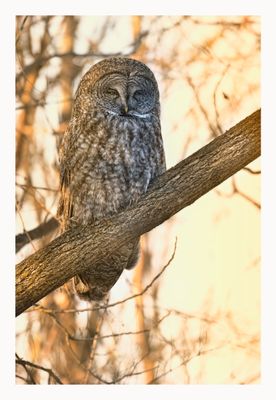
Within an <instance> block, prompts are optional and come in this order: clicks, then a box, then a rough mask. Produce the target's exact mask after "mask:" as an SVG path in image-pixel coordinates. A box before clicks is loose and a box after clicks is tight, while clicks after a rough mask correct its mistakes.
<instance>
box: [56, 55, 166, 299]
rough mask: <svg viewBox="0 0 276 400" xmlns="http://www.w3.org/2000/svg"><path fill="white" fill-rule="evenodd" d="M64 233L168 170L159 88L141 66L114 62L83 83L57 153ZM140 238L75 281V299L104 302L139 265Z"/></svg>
mask: <svg viewBox="0 0 276 400" xmlns="http://www.w3.org/2000/svg"><path fill="white" fill-rule="evenodd" d="M59 157H60V181H61V198H60V203H59V208H58V215H59V217H60V218H61V220H62V227H63V230H65V229H68V228H69V227H70V226H72V224H88V223H93V221H98V220H101V219H103V218H105V217H108V216H111V215H113V214H115V213H117V212H119V211H121V210H123V209H124V208H125V207H127V206H128V205H130V204H132V203H134V202H136V201H137V200H138V199H139V197H140V196H141V195H142V194H143V193H145V192H146V190H147V188H148V186H149V184H150V183H151V182H152V180H153V179H154V178H155V177H156V176H158V175H160V174H161V173H163V172H164V170H165V158H164V151H163V143H162V137H161V129H160V106H159V92H158V86H157V82H156V80H155V77H154V75H153V73H152V72H151V71H150V69H149V68H148V67H147V66H145V65H144V64H142V63H141V62H139V61H136V60H132V59H127V58H119V57H117V58H109V59H106V60H103V61H101V62H99V63H97V64H96V65H94V66H93V67H92V68H91V69H90V70H89V71H88V72H87V73H86V74H85V75H84V77H83V78H82V80H81V82H80V85H79V88H78V90H77V93H76V98H75V102H74V107H73V112H72V117H71V120H70V122H69V126H68V129H67V130H66V132H65V134H64V138H63V141H62V144H61V148H60V152H59ZM138 252H139V239H137V240H136V241H133V242H131V243H128V244H127V245H125V246H123V247H122V248H120V250H118V251H117V252H116V253H115V254H112V256H110V258H109V259H108V260H105V263H104V265H102V264H101V265H100V268H97V266H94V265H93V266H89V265H88V266H87V270H86V271H85V272H84V273H82V274H80V275H79V276H76V277H75V289H76V291H77V293H78V294H79V295H80V296H81V297H83V298H85V299H90V300H101V299H102V298H103V297H104V296H105V295H106V294H107V293H108V292H109V290H110V289H111V287H112V286H113V285H114V284H115V282H116V281H117V279H118V278H119V276H120V275H121V273H122V271H123V270H124V268H131V267H133V266H134V265H135V263H136V261H137V258H138Z"/></svg>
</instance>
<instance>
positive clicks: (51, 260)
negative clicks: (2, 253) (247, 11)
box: [16, 110, 261, 315]
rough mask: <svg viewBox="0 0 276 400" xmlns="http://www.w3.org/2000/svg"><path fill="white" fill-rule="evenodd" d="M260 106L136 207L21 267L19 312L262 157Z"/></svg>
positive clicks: (60, 241) (77, 232) (65, 237)
mask: <svg viewBox="0 0 276 400" xmlns="http://www.w3.org/2000/svg"><path fill="white" fill-rule="evenodd" d="M260 141H261V139H260V110H258V111H256V112H254V113H253V114H251V115H250V116H249V117H247V118H245V119H244V120H242V121H241V122H239V123H238V124H237V125H235V126H234V127H232V128H231V129H230V130H229V131H227V132H226V133H225V134H223V135H221V136H219V137H217V138H216V139H215V140H213V141H212V142H210V143H209V144H208V145H206V146H204V147H203V148H201V149H200V150H199V151H197V152H196V153H194V154H192V155H191V156H190V157H188V158H186V159H185V160H183V161H181V162H180V163H178V164H177V165H176V166H175V167H173V168H171V169H169V170H168V171H166V172H165V173H164V174H163V175H162V176H160V177H159V178H158V179H157V180H156V181H155V182H154V184H153V185H152V186H151V187H150V189H149V190H148V192H147V193H146V194H145V195H144V196H142V197H141V200H140V201H139V202H138V203H137V204H135V205H134V206H133V207H131V208H129V209H127V210H125V211H123V212H121V213H119V214H117V215H115V216H114V217H113V218H110V219H108V220H105V221H101V222H99V223H96V224H94V225H92V226H90V225H87V226H82V227H76V228H73V229H71V230H68V231H66V232H65V233H63V234H62V235H61V236H59V237H58V238H57V239H55V240H53V241H52V242H51V243H50V244H49V245H47V246H46V247H45V248H43V249H41V250H39V251H37V252H36V253H34V254H33V255H31V256H30V257H28V258H27V259H25V260H24V261H22V262H21V263H19V264H18V265H17V268H16V315H19V314H21V313H22V312H23V311H24V310H26V309H27V308H28V307H30V306H31V305H33V304H34V303H35V302H37V301H38V300H40V299H41V298H42V297H44V296H46V295H47V294H48V293H50V292H51V291H52V290H54V289H56V288H58V287H59V286H61V285H62V284H64V283H65V282H66V281H67V280H68V279H70V278H72V277H73V276H74V275H76V274H77V273H80V272H82V271H84V270H85V268H86V266H87V265H95V268H98V264H97V262H98V261H99V260H102V259H104V257H108V256H109V255H110V254H111V253H112V252H114V251H115V250H116V249H117V248H119V247H120V246H122V245H123V244H124V243H126V242H128V241H130V240H133V239H134V238H135V237H137V236H140V235H141V234H143V233H145V232H148V231H150V230H151V229H153V228H154V227H156V226H157V225H159V224H161V223H162V222H164V221H165V220H167V219H168V218H170V217H171V216H172V215H174V214H176V213H177V212H178V211H180V210H181V209H182V208H184V207H187V206H188V205H190V204H192V203H193V202H194V201H196V200H197V199H199V198H200V197H201V196H203V195H204V194H205V193H207V192H209V191H210V190H211V189H213V188H214V187H216V186H217V185H219V184H220V183H221V182H223V181H224V180H226V179H227V178H229V177H230V176H231V175H233V174H235V173H236V172H237V171H239V170H240V169H241V168H243V167H245V166H246V165H247V164H248V163H250V162H251V161H253V160H255V159H256V158H257V157H259V155H260V150H261V149H260V148H261V144H260Z"/></svg>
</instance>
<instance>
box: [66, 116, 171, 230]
mask: <svg viewBox="0 0 276 400" xmlns="http://www.w3.org/2000/svg"><path fill="white" fill-rule="evenodd" d="M91 122H92V121H91ZM93 122H94V123H91V124H90V129H89V132H87V129H86V132H83V131H82V132H80V133H79V134H77V133H73V132H71V134H70V132H69V133H67V135H68V137H67V141H68V139H69V142H68V143H67V146H68V148H69V147H70V153H71V158H70V165H69V163H68V160H67V157H64V155H63V154H62V155H63V160H62V157H61V171H62V173H61V178H62V180H63V188H64V189H63V191H64V196H63V200H62V199H61V202H62V201H63V207H65V209H66V210H65V211H67V217H68V218H71V217H73V220H75V221H76V222H78V223H83V222H87V221H88V220H96V219H100V218H102V217H105V216H109V215H112V214H114V213H116V212H118V211H120V210H121V209H123V208H125V207H126V206H128V205H129V204H131V203H133V202H136V201H137V200H138V199H139V197H140V196H141V195H142V194H143V193H145V192H146V190H147V188H148V186H149V184H150V182H151V181H152V180H153V179H154V178H155V177H156V176H158V175H160V174H161V173H162V172H163V171H164V170H165V160H164V152H163V143H162V138H161V132H160V124H159V121H158V120H156V119H149V120H147V119H143V120H142V119H138V118H117V117H116V116H111V115H109V116H107V118H106V119H105V121H104V122H101V123H99V121H98V118H96V121H93ZM86 128H87V127H86ZM69 134H70V135H69ZM65 142H66V138H65ZM65 152H66V151H65ZM63 153H64V150H63ZM62 161H63V162H62ZM65 203H66V204H65ZM63 214H64V211H63Z"/></svg>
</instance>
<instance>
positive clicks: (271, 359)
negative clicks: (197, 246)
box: [0, 0, 276, 400]
mask: <svg viewBox="0 0 276 400" xmlns="http://www.w3.org/2000/svg"><path fill="white" fill-rule="evenodd" d="M136 3H138V4H137V5H136V4H135V5H134V2H133V1H130V0H129V1H122V0H115V1H112V0H110V1H103V0H101V1H99V2H94V1H89V0H77V1H69V0H66V1H55V2H52V1H51V0H50V1H48V2H46V1H40V2H39V1H37V0H24V1H22V0H21V1H13V2H8V4H7V3H6V2H5V1H3V2H1V6H0V7H1V12H0V38H1V53H2V54H1V55H0V56H1V64H0V68H1V69H0V70H1V73H0V79H1V81H0V88H1V91H0V93H1V96H0V98H1V111H2V112H1V121H0V123H1V129H0V138H1V143H0V151H1V154H0V162H1V169H0V171H1V173H0V176H1V181H0V188H1V203H0V204H1V207H0V213H1V214H0V221H1V230H2V231H3V232H1V243H2V247H1V267H2V269H1V290H0V295H1V305H2V307H1V330H0V332H1V339H0V346H1V349H0V355H1V356H0V363H1V365H0V367H1V369H0V371H1V373H0V384H1V394H4V396H5V397H4V398H12V399H19V398H20V399H22V400H24V399H28V400H31V399H34V398H35V399H37V396H38V395H39V398H40V399H41V400H42V399H44V398H45V399H46V398H47V400H48V398H49V394H50V393H55V394H57V392H58V394H59V395H63V396H66V398H67V399H68V400H70V399H74V400H75V398H76V396H80V394H81V395H82V394H88V395H89V397H91V398H92V396H93V398H95V399H108V398H110V397H111V396H112V397H113V396H115V398H116V396H117V395H118V396H120V400H123V399H126V398H127V399H129V397H130V396H131V398H132V399H136V398H137V399H138V398H139V400H140V399H141V398H152V396H153V395H154V398H155V396H158V398H159V399H167V398H168V397H170V398H179V397H180V395H181V398H186V399H189V400H193V399H201V398H202V399H206V398H207V399H209V398H210V399H214V400H215V399H220V400H221V399H224V400H227V399H231V400H232V399H234V398H235V399H239V398H240V399H248V400H254V399H258V400H260V399H271V398H275V393H276V391H275V366H274V364H275V360H276V352H275V341H276V340H275V338H276V334H275V333H276V332H275V304H276V301H275V292H276V290H275V284H276V279H275V268H276V257H275V254H276V253H275V244H274V243H275V238H276V234H275V223H276V218H275V209H276V199H275V191H273V186H274V187H275V182H276V179H275V154H276V146H275V138H276V132H275V122H274V121H273V120H272V117H273V116H274V115H275V114H276V105H275V103H276V101H275V93H276V91H275V75H276V64H275V56H274V53H275V37H276V32H275V26H276V21H275V12H274V10H273V8H274V7H273V2H271V1H267V2H266V1H264V0H263V1H261V2H260V1H252V0H251V1H250V2H249V1H241V0H237V1H236V0H231V1H221V0H220V1H211V0H208V1H207V0H202V1H199V0H193V1H189V2H188V1H181V0H179V1H176V0H169V1H168V0H166V1H163V0H158V1H152V0H151V1H148V2H147V3H148V4H145V3H144V2H142V1H140V2H139V1H137V2H136ZM270 4H272V6H270ZM26 14H30V15H34V14H38V15H43V14H45V15H70V14H73V15H107V14H109V15H131V14H132V15H150V14H153V15H177V14H183V15H262V26H263V58H262V59H263V66H262V82H263V90H262V93H263V96H262V104H263V113H262V115H263V122H262V128H263V134H262V150H263V161H262V166H263V184H262V189H263V190H262V204H263V207H264V211H263V213H262V215H263V218H262V221H263V223H262V252H263V255H262V260H263V275H262V299H263V302H262V319H263V340H262V351H263V356H262V360H263V361H262V365H263V369H262V384H260V385H248V386H235V385H208V386H206V385H198V386H196V385H191V386H190V385H187V386H185V385H171V386H167V385H160V386H153V385H152V386H143V385H141V386H139V385H137V386H133V385H126V386H117V385H116V386H96V385H94V386H90V385H86V386H85V385H83V386H80V385H70V386H54V385H53V386H20V385H14V339H13V338H14V317H13V315H14V300H13V296H14V289H13V274H11V273H10V271H11V270H12V271H13V264H14V256H13V254H14V253H13V251H14V245H13V236H14V232H15V229H14V136H13V135H14V134H13V132H14V71H15V64H14V35H15V31H14V16H15V15H26ZM273 122H274V123H273ZM272 223H273V225H272ZM273 245H274V246H273ZM237 279H238V277H237ZM273 393H274V396H273Z"/></svg>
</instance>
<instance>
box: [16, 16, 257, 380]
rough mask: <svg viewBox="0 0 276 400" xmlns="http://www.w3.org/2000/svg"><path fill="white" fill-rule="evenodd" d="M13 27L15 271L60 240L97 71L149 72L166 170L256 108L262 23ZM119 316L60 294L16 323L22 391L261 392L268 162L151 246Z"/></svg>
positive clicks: (190, 20)
mask: <svg viewBox="0 0 276 400" xmlns="http://www.w3.org/2000/svg"><path fill="white" fill-rule="evenodd" d="M16 19H17V30H16V57H17V71H16V94H17V103H16V129H17V130H16V221H17V232H16V233H17V234H20V233H25V239H26V238H27V239H26V241H25V242H24V243H23V242H22V240H19V241H18V244H19V245H18V252H17V260H18V261H21V260H22V259H24V258H25V257H27V256H28V255H30V254H32V253H33V252H35V251H36V250H38V249H39V248H41V247H43V246H45V245H46V244H47V243H48V242H49V241H50V240H52V239H53V238H55V237H56V236H57V234H58V233H57V232H58V231H57V229H56V228H57V223H56V220H55V214H56V207H57V202H58V196H59V192H58V190H59V166H58V156H57V148H58V146H59V144H60V141H61V139H62V135H63V133H64V130H65V129H66V126H67V123H68V121H69V118H70V113H71V107H72V101H73V98H74V93H75V91H76V88H77V86H78V83H79V81H80V79H81V77H82V76H83V74H84V73H85V72H86V71H87V70H88V69H89V68H90V67H91V65H93V64H94V63H96V62H98V61H100V60H102V59H103V58H105V57H109V56H112V55H120V56H128V57H132V58H135V59H138V60H141V61H143V62H144V63H146V64H147V65H148V66H149V67H150V68H151V69H152V71H153V72H154V74H155V76H156V78H157V81H158V84H159V89H160V94H161V122H162V134H163V140H164V147H165V153H166V161H167V167H168V168H170V167H171V166H173V165H175V164H176V163H178V162H179V161H180V160H182V159H183V158H185V157H187V156H188V155H190V154H192V153H193V152H194V151H196V150H197V149H199V148H200V147H202V146H204V145H205V144H207V143H208V142H209V141H211V140H212V139H214V138H215V137H216V136H218V135H220V134H222V133H223V132H225V130H227V129H229V128H230V127H231V126H233V125H235V124H236V123H237V122H239V121H240V120H241V119H243V118H244V117H246V116H247V115H249V114H251V113H252V112H254V111H255V110H256V109H257V108H259V107H260V19H259V18H258V17H255V16H254V17H251V16H236V17H233V16H231V17H230V16H227V17H223V16H221V17H219V16H216V17H202V16H200V17H197V16H122V17H119V16H116V17H114V16H28V17H27V16H18V17H17V18H16ZM38 226H40V229H38V230H35V231H33V229H35V228H37V227H38ZM42 233H44V236H43V237H41V235H42ZM176 238H177V240H176ZM18 239H22V237H21V238H20V237H19V238H18ZM175 243H176V247H175ZM171 258H172V260H171V261H170V262H169V260H170V259H171ZM166 265H167V267H166V268H165V269H164V271H163V273H162V274H160V276H157V275H158V274H159V273H160V271H161V270H162V268H163V267H164V266H166ZM155 278H156V279H155ZM137 294H140V295H138V296H136V297H133V298H131V299H129V300H127V299H128V298H129V297H132V296H134V295H137ZM123 300H126V301H123ZM116 302H118V303H119V304H117V305H114V306H113V307H107V308H103V309H97V308H95V305H94V304H91V303H87V302H85V301H80V300H79V299H78V298H76V297H75V296H74V295H72V294H71V293H70V292H68V290H67V289H66V287H64V288H60V289H58V290H56V291H54V292H52V293H51V294H49V295H48V296H47V297H45V298H44V299H42V300H41V301H40V302H39V303H38V304H36V305H35V306H34V307H32V308H30V309H29V310H27V311H26V312H25V313H23V314H22V315H21V316H19V317H18V318H17V320H16V362H17V367H16V383H17V384H60V383H64V384H107V383H114V384H115V383H117V384H209V383H210V384H223V383H224V384H250V383H254V384H256V383H259V382H260V343H259V340H260V162H259V160H256V161H255V162H253V163H252V164H250V165H248V167H246V168H244V169H242V170H241V171H240V172H239V173H237V174H236V175H235V176H233V177H231V178H230V179H228V180H227V181H225V182H224V183H223V184H221V185H220V186H218V187H217V188H215V189H214V190H212V191H211V192H209V193H208V194H206V195H205V196H203V197H202V198H200V199H199V200H198V201H197V202H196V203H194V204H193V205H191V206H190V207H187V208H185V209H184V210H182V211H181V212H179V213H178V214H176V215H175V216H174V217H173V218H171V219H170V220H169V221H166V222H165V223H164V224H162V225H161V226H159V227H157V228H156V229H154V230H153V231H152V232H150V233H148V234H146V235H144V236H143V238H142V254H141V258H140V261H139V263H138V265H137V266H136V268H135V269H134V270H132V271H125V272H124V273H123V275H122V276H121V277H120V279H119V281H118V282H117V283H116V285H115V286H114V288H113V289H112V291H111V293H110V298H109V303H110V304H113V303H116ZM93 307H94V308H93Z"/></svg>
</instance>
